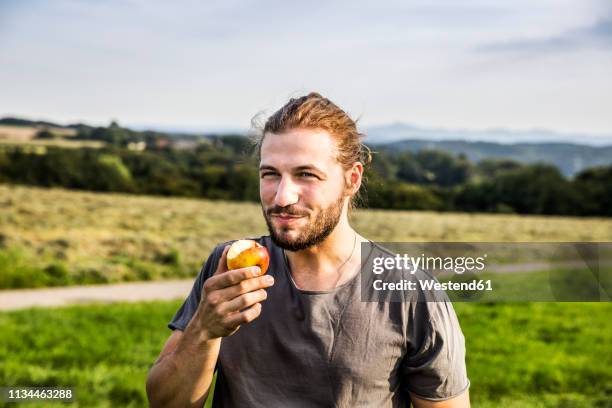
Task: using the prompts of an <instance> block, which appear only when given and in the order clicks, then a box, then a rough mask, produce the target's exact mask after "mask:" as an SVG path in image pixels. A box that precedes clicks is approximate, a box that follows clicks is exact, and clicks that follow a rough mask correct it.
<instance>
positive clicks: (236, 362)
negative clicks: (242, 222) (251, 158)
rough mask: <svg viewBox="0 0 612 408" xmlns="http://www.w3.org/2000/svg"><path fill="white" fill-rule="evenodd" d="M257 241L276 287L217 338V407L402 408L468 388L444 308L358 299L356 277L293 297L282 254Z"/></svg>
mask: <svg viewBox="0 0 612 408" xmlns="http://www.w3.org/2000/svg"><path fill="white" fill-rule="evenodd" d="M255 240H256V241H258V242H259V243H260V244H262V245H264V246H266V247H267V248H268V251H269V252H270V258H271V259H270V267H269V269H268V274H270V275H272V276H274V279H275V284H274V286H273V287H271V288H269V289H267V292H268V298H267V299H266V300H265V301H264V302H263V303H262V311H261V315H260V316H259V318H257V319H256V320H255V321H253V322H251V323H249V324H245V325H242V326H241V327H240V329H239V330H238V331H237V332H236V333H234V334H233V335H232V336H229V337H225V338H223V339H222V341H221V350H220V352H219V359H218V361H217V369H218V376H217V384H216V389H215V397H214V406H215V407H283V408H284V407H407V406H409V404H410V397H409V395H408V391H411V392H413V393H414V394H416V395H418V396H421V397H422V398H424V399H428V400H434V401H439V400H445V399H449V398H452V397H454V396H456V395H459V394H461V393H462V392H463V391H465V390H466V389H467V388H468V387H469V380H468V378H467V374H466V366H465V344H464V337H463V333H462V332H461V328H460V327H459V322H458V320H457V316H456V315H455V312H454V310H453V307H452V304H451V303H450V302H362V301H361V291H360V279H361V277H360V274H357V275H356V276H355V278H353V279H352V280H350V281H349V282H347V283H345V284H343V285H342V286H340V287H338V288H336V289H334V290H331V291H305V290H300V289H298V288H297V287H296V286H295V283H294V282H293V279H292V278H291V272H290V271H289V266H288V265H287V262H286V258H285V257H284V255H283V251H282V249H280V248H279V247H277V246H276V245H275V244H274V243H273V242H272V240H271V239H270V237H269V236H264V237H260V238H256V239H255ZM230 243H231V242H227V243H224V244H222V245H219V246H218V247H217V248H215V250H214V251H213V253H212V254H211V256H210V257H209V258H208V260H207V261H206V263H205V265H204V266H203V268H202V270H201V271H200V273H199V275H198V277H197V278H196V280H195V283H194V286H193V289H192V290H191V293H190V294H189V296H188V297H187V299H186V300H185V302H184V303H183V305H182V306H181V307H180V308H179V310H178V311H177V313H176V315H175V316H174V318H173V319H172V321H171V322H170V323H169V325H168V327H170V328H171V329H172V330H175V329H178V330H185V328H186V327H187V324H188V323H189V321H190V320H191V318H192V316H193V315H194V313H195V311H196V309H197V307H198V304H199V301H200V297H201V293H202V285H203V283H204V282H205V280H206V279H207V278H208V277H210V276H211V275H212V274H213V273H214V271H215V269H216V267H217V264H218V262H219V259H220V257H221V253H222V252H223V247H224V246H225V245H227V244H230ZM370 248H371V256H375V253H377V252H381V253H384V254H385V255H387V256H388V254H389V252H387V251H386V250H385V249H384V248H382V247H380V246H379V245H376V244H372V246H371V247H370Z"/></svg>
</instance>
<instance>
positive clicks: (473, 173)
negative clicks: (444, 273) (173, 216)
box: [0, 124, 612, 216]
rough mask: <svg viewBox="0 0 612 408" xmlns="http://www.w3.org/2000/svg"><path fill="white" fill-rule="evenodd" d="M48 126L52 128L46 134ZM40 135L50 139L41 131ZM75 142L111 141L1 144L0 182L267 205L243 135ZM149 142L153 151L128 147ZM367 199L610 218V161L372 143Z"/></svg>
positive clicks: (101, 134)
mask: <svg viewBox="0 0 612 408" xmlns="http://www.w3.org/2000/svg"><path fill="white" fill-rule="evenodd" d="M41 132H44V131H41ZM40 137H41V138H49V137H51V136H50V135H49V134H48V131H47V133H42V134H41V135H40ZM76 138H77V139H81V140H103V141H105V142H107V147H104V148H101V149H91V148H79V149H66V148H59V147H48V148H47V149H46V151H45V153H44V154H40V153H39V154H36V153H32V152H29V151H27V150H24V149H19V148H11V149H9V148H6V147H5V148H3V149H2V150H0V182H3V183H17V184H28V185H35V186H44V187H65V188H71V189H82V190H92V191H107V192H111V191H112V192H125V193H132V194H154V195H164V196H186V197H203V198H209V199H224V200H241V201H244V200H246V201H259V176H258V171H257V163H256V160H255V158H254V157H253V155H252V154H249V153H251V152H252V148H251V144H250V141H249V140H248V139H247V138H245V137H242V136H240V135H233V136H232V135H225V136H209V137H207V138H205V139H198V143H197V144H195V145H194V147H193V148H190V149H176V148H173V147H172V146H171V145H167V144H163V143H162V144H160V143H159V141H160V140H168V139H172V138H169V136H168V135H165V134H163V133H156V132H136V131H131V130H126V129H123V128H121V127H119V126H118V125H116V124H113V125H111V126H109V127H106V128H104V127H102V128H91V127H87V126H84V127H82V128H80V129H79V131H78V135H77V137H76ZM134 142H145V143H146V146H147V149H145V150H143V151H134V150H131V149H128V148H127V147H128V145H129V144H130V143H134ZM374 150H375V154H374V159H373V162H372V166H371V167H370V168H369V169H367V171H366V178H365V182H364V186H363V191H362V197H363V199H362V202H361V205H362V206H364V207H369V208H381V209H398V210H400V209H406V210H433V211H467V212H496V213H520V214H557V215H578V216H594V215H599V216H610V215H612V166H600V167H593V168H589V169H586V170H583V171H582V172H580V173H579V174H577V175H576V176H575V177H573V178H571V179H568V178H566V177H564V176H563V175H562V174H561V172H560V171H559V170H558V169H557V168H556V167H555V166H553V165H550V164H545V163H537V164H523V163H519V162H516V161H512V160H504V159H496V160H481V161H479V162H477V163H474V162H472V161H470V160H468V159H467V158H466V157H465V156H463V155H453V154H450V153H448V152H445V151H439V150H421V151H419V152H416V153H413V152H409V151H403V152H401V151H400V152H398V151H393V150H385V148H384V147H380V148H378V151H376V150H377V148H374Z"/></svg>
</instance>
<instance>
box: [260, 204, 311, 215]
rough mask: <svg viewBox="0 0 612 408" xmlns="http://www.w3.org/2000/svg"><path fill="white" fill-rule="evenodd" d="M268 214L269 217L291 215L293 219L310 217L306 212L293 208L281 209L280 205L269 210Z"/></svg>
mask: <svg viewBox="0 0 612 408" xmlns="http://www.w3.org/2000/svg"><path fill="white" fill-rule="evenodd" d="M266 214H267V215H268V216H272V215H280V214H283V215H289V216H293V217H303V216H306V215H308V213H307V212H306V211H300V210H298V209H296V208H293V207H280V206H278V205H275V206H273V207H270V208H268V209H267V210H266Z"/></svg>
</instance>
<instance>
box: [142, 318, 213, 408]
mask: <svg viewBox="0 0 612 408" xmlns="http://www.w3.org/2000/svg"><path fill="white" fill-rule="evenodd" d="M197 318H198V316H197V312H196V314H195V315H194V318H193V320H192V322H195V321H197V320H196V319H197ZM196 326H197V325H195V324H194V325H191V324H190V325H189V326H188V327H187V328H186V329H185V332H182V331H180V330H175V331H174V332H172V335H170V337H169V338H168V341H167V342H166V344H165V346H164V348H163V350H162V352H161V353H160V356H159V358H158V359H157V361H156V362H155V364H154V365H153V367H152V368H151V370H150V371H149V376H148V378H147V395H148V397H149V403H150V406H151V407H190V406H191V407H202V406H203V405H204V402H205V401H206V398H207V397H208V392H209V390H210V384H211V382H212V377H213V373H214V370H215V365H216V363H217V357H218V355H219V348H220V346H221V338H216V339H207V338H206V337H205V336H203V335H201V331H200V330H199V329H198V328H197V327H196Z"/></svg>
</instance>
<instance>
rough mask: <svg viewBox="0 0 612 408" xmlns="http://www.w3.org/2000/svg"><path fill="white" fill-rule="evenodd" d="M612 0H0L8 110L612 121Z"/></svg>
mask: <svg viewBox="0 0 612 408" xmlns="http://www.w3.org/2000/svg"><path fill="white" fill-rule="evenodd" d="M610 73H612V1H609V0H496V1H484V0H465V1H457V0H448V1H441V0H399V1H384V0H380V1H375V2H374V1H361V0H355V1H347V2H339V1H311V2H289V1H248V0H244V1H232V0H229V1H223V2H201V1H198V2H196V1H193V2H192V1H181V2H168V1H148V0H147V1H112V0H111V1H104V2H98V1H93V0H90V1H66V0H56V1H33V0H4V1H0V116H7V115H18V116H25V117H28V118H32V119H46V120H52V121H57V122H61V123H72V122H79V121H82V122H88V123H91V124H108V123H109V122H110V120H111V119H115V120H118V121H119V123H121V124H124V125H155V126H165V127H176V128H193V129H243V128H248V127H249V126H250V123H251V119H252V118H253V117H254V116H255V115H257V114H259V115H260V117H265V115H266V114H271V113H272V112H274V110H276V109H277V108H279V107H280V106H281V105H282V104H283V103H285V102H286V101H287V100H288V98H290V97H296V96H300V95H302V94H305V93H307V92H310V91H318V92H320V93H322V94H323V95H325V96H327V97H329V98H330V99H331V100H333V101H334V102H336V103H337V104H338V105H339V106H341V107H342V108H344V109H345V110H346V111H347V112H349V114H350V115H351V116H352V117H354V118H359V119H360V124H361V125H365V126H373V125H382V124H390V123H395V122H403V123H411V124H414V125H417V126H426V127H427V126H429V127H436V128H448V129H453V128H454V129H487V128H506V129H517V130H519V129H522V130H526V129H550V130H553V131H558V132H572V133H576V132H578V133H588V134H593V135H610V134H612V75H611V74H610Z"/></svg>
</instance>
